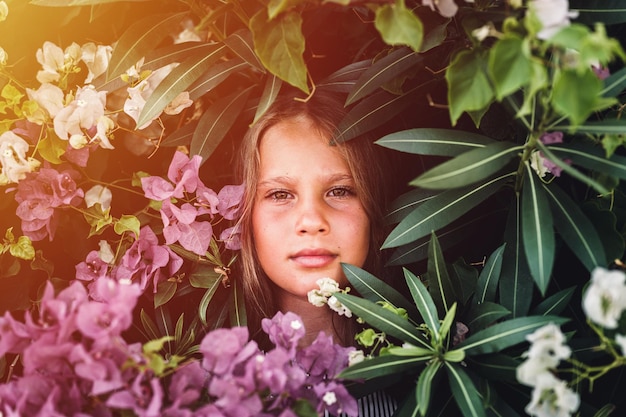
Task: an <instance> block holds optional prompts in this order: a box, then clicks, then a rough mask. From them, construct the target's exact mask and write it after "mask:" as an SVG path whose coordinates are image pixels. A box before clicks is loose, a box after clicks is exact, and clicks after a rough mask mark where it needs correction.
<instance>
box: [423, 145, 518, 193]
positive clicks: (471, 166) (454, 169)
mask: <svg viewBox="0 0 626 417" xmlns="http://www.w3.org/2000/svg"><path fill="white" fill-rule="evenodd" d="M521 149H522V146H515V145H514V144H512V143H510V142H494V143H492V144H489V145H487V146H485V147H483V148H478V149H474V150H471V151H468V152H465V153H463V154H461V155H459V156H457V157H455V158H453V159H451V160H449V161H446V162H444V163H442V164H439V165H437V166H436V167H434V168H432V169H430V170H428V171H426V172H425V173H423V174H422V175H420V176H419V177H417V178H416V179H414V180H413V181H411V185H413V186H415V187H421V188H434V189H448V188H458V187H463V186H466V185H470V184H473V183H476V182H478V181H480V180H482V179H484V178H486V177H488V176H490V175H493V174H495V173H496V172H498V171H499V170H500V169H502V168H503V167H504V166H506V164H508V163H509V161H510V160H511V159H513V157H514V156H516V154H517V153H518V152H519V151H520V150H521Z"/></svg>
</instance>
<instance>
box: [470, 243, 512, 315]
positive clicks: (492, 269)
mask: <svg viewBox="0 0 626 417" xmlns="http://www.w3.org/2000/svg"><path fill="white" fill-rule="evenodd" d="M505 247H506V243H505V244H502V245H501V246H500V247H499V248H497V249H496V250H495V251H494V252H493V253H492V254H491V255H490V256H489V259H487V262H486V263H485V266H484V267H483V269H482V271H480V275H479V276H478V283H477V284H476V294H475V296H474V302H475V303H476V304H482V303H484V302H486V301H495V299H496V291H497V289H498V281H499V280H500V272H501V271H502V256H503V254H504V248H505Z"/></svg>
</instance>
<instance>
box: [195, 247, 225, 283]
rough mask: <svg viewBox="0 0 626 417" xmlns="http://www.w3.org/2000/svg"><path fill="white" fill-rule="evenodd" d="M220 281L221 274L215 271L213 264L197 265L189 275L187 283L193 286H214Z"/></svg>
mask: <svg viewBox="0 0 626 417" xmlns="http://www.w3.org/2000/svg"><path fill="white" fill-rule="evenodd" d="M197 257H198V256H197V255H196V258H197ZM220 282H222V275H221V274H220V273H219V272H216V271H215V268H214V267H213V265H199V266H197V267H196V269H195V270H194V271H193V272H192V273H191V274H190V275H189V283H190V284H191V286H192V287H194V288H215V287H216V286H217V285H218V284H219V283H220Z"/></svg>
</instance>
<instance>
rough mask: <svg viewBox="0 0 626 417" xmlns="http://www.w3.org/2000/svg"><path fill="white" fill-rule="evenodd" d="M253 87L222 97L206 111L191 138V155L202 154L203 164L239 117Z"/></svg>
mask: <svg viewBox="0 0 626 417" xmlns="http://www.w3.org/2000/svg"><path fill="white" fill-rule="evenodd" d="M252 88H254V86H250V87H248V88H247V89H245V90H242V91H237V92H235V93H233V94H231V95H229V96H227V97H221V98H219V99H218V100H216V101H215V103H213V104H212V105H211V107H209V108H208V109H207V110H206V111H205V112H204V114H203V115H202V117H200V120H199V121H198V127H196V130H195V131H194V133H193V137H192V139H191V145H190V147H189V148H190V149H189V152H190V154H191V155H200V156H201V157H202V163H203V164H204V163H205V162H206V161H207V160H208V159H209V157H210V156H211V154H212V153H213V151H214V150H215V148H217V146H218V145H219V144H220V143H221V141H222V139H224V137H225V136H226V134H227V133H228V131H229V130H230V128H231V127H232V126H233V124H234V123H235V121H236V120H237V118H238V117H239V114H240V113H241V110H242V109H243V108H244V106H245V104H246V102H247V101H248V95H249V94H250V91H251V89H252Z"/></svg>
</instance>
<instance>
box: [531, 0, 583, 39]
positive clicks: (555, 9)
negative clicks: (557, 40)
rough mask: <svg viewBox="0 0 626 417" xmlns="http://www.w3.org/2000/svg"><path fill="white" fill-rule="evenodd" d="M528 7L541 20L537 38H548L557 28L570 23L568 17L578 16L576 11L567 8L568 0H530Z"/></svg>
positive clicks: (559, 28)
mask: <svg viewBox="0 0 626 417" xmlns="http://www.w3.org/2000/svg"><path fill="white" fill-rule="evenodd" d="M528 9H529V10H530V11H531V13H533V14H534V15H535V16H536V17H537V18H538V19H539V21H540V22H541V27H542V28H541V30H540V31H539V33H537V37H538V38H539V39H544V40H546V39H550V38H551V37H552V36H554V35H555V34H556V33H557V32H558V31H559V30H561V29H562V28H564V27H566V26H569V25H570V19H573V18H575V17H577V16H578V12H571V11H570V10H569V1H568V0H531V1H530V2H529V3H528Z"/></svg>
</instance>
